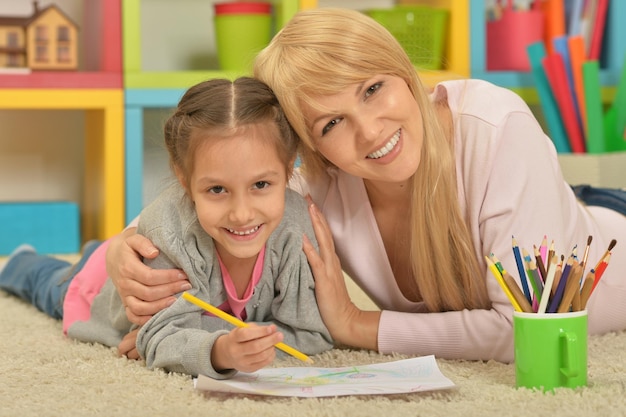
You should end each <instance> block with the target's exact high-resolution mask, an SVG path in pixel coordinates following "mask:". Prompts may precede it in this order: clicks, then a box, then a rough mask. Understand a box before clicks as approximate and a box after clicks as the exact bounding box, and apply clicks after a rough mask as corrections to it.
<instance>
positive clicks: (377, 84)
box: [365, 82, 383, 97]
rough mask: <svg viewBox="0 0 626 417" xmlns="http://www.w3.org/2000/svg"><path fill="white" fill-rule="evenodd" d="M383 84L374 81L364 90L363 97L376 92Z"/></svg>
mask: <svg viewBox="0 0 626 417" xmlns="http://www.w3.org/2000/svg"><path fill="white" fill-rule="evenodd" d="M382 85H383V83H381V82H378V83H375V84H373V85H371V86H370V87H369V88H368V89H367V90H366V91H365V97H369V96H371V95H372V94H374V93H375V92H376V90H378V89H379V88H380V87H381V86H382Z"/></svg>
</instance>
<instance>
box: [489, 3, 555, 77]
mask: <svg viewBox="0 0 626 417" xmlns="http://www.w3.org/2000/svg"><path fill="white" fill-rule="evenodd" d="M536 1H537V0H536ZM512 3H513V2H512V0H507V4H506V6H504V7H503V8H502V12H501V15H500V16H499V18H498V19H496V20H491V21H488V22H487V70H488V71H530V62H529V60H528V55H527V53H526V47H527V46H528V45H529V44H531V43H534V42H538V41H543V33H544V15H543V12H542V11H541V10H540V9H538V8H532V9H530V10H514V9H513V5H512Z"/></svg>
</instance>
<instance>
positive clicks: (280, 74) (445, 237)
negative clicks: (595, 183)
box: [108, 8, 626, 362]
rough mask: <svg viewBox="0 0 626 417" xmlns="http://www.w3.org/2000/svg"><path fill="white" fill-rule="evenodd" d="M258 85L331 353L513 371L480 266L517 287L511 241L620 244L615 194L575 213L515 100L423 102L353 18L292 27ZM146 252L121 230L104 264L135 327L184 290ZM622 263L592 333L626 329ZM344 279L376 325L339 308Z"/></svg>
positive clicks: (406, 66) (459, 94) (508, 316)
mask: <svg viewBox="0 0 626 417" xmlns="http://www.w3.org/2000/svg"><path fill="white" fill-rule="evenodd" d="M255 76H256V77H258V78H259V79H261V80H262V81H264V82H265V83H267V84H268V85H269V86H270V87H271V88H272V89H273V90H274V92H275V93H276V95H277V97H278V99H279V101H280V103H281V105H282V107H283V108H284V111H285V114H286V115H287V118H288V120H289V121H290V123H291V124H292V126H293V127H294V129H295V130H296V132H297V133H298V135H299V136H300V138H301V140H302V144H301V149H300V155H301V160H302V167H301V169H300V170H299V171H298V172H297V175H296V177H295V178H294V179H293V180H292V182H291V187H292V188H293V189H296V190H297V191H299V192H300V193H302V194H303V195H310V198H311V200H312V204H311V205H310V213H311V217H312V219H313V225H314V227H315V230H316V236H317V238H318V242H319V244H320V250H319V251H317V250H315V249H314V248H313V247H312V246H311V245H309V244H307V243H306V239H305V245H304V251H305V253H306V254H307V258H308V260H309V262H310V264H311V266H312V269H313V272H314V275H315V280H316V295H317V301H318V304H319V306H320V312H321V314H322V318H323V320H324V322H325V324H326V326H327V327H328V329H329V330H330V332H331V334H332V336H333V338H334V339H335V340H336V341H338V342H340V343H343V344H346V345H349V346H352V347H356V348H365V349H372V350H377V351H380V352H384V353H388V352H401V353H406V354H413V355H426V354H434V355H436V356H437V357H441V358H464V359H477V360H489V359H495V360H499V361H503V362H510V361H512V360H513V337H512V324H511V321H512V311H513V307H512V305H511V303H510V301H509V299H508V298H507V296H506V295H505V293H504V292H503V290H502V288H501V287H500V286H499V284H498V282H497V281H496V279H495V278H494V277H493V275H492V274H491V272H490V270H489V268H488V266H487V264H486V260H485V255H489V254H491V253H494V254H496V255H497V257H498V258H499V260H500V261H501V263H502V264H503V266H505V268H507V269H508V270H510V271H512V272H513V271H516V269H515V268H516V261H515V259H514V255H513V251H512V236H513V235H514V236H515V238H516V240H517V242H519V244H520V245H521V246H523V247H524V248H525V249H528V250H530V252H531V253H532V249H533V245H535V244H536V245H539V244H540V242H541V240H542V238H543V236H548V237H549V238H550V239H553V240H554V242H555V244H556V251H557V253H558V254H564V255H566V256H567V255H569V251H571V249H572V248H573V247H574V245H576V244H578V245H579V246H580V247H582V246H583V245H584V244H585V242H586V241H587V238H588V236H590V235H591V236H593V240H592V242H591V245H590V247H589V251H588V259H589V260H590V261H589V262H590V264H592V263H594V262H595V261H596V260H598V259H599V258H600V257H601V256H602V253H603V252H604V251H605V250H606V249H607V247H608V245H609V242H610V241H611V240H612V239H617V240H618V241H619V240H621V238H623V237H626V217H625V216H624V215H623V214H622V213H623V212H620V211H618V210H623V208H624V205H625V204H624V202H625V201H626V197H625V196H624V193H620V192H618V191H607V192H609V193H610V195H611V198H610V199H601V200H600V201H595V202H594V204H595V205H594V206H591V205H588V206H585V205H584V204H583V203H581V202H579V200H578V199H577V198H576V195H575V193H574V192H573V190H572V188H571V187H570V186H569V185H568V184H567V183H566V182H565V181H564V179H563V176H562V173H561V170H560V168H559V164H558V160H557V157H556V152H555V148H554V146H553V144H552V142H551V141H550V139H549V138H548V137H547V136H546V135H545V134H544V132H543V131H542V129H541V126H540V125H539V123H538V122H537V120H536V119H535V117H534V116H533V114H532V113H531V111H530V110H529V108H528V107H527V105H526V104H525V103H524V101H523V100H522V99H521V98H519V97H518V96H517V95H515V94H514V93H512V92H510V91H509V90H506V89H503V88H499V87H497V86H494V85H492V84H490V83H487V82H484V81H479V80H462V81H449V82H443V83H441V84H439V85H437V86H435V87H434V88H433V89H432V90H427V89H426V88H425V87H424V86H423V85H422V84H421V82H420V80H419V78H418V75H417V73H416V71H415V68H414V67H413V65H412V64H411V62H410V60H409V58H408V57H407V55H406V54H405V52H404V51H403V50H402V48H401V47H400V45H399V44H398V43H397V42H396V41H395V39H394V38H393V37H392V36H391V35H390V34H389V33H388V32H387V31H386V30H385V29H384V28H383V27H381V26H380V25H379V24H377V23H376V22H375V21H374V20H372V19H370V18H369V17H366V16H365V15H363V14H361V13H359V12H355V11H349V10H342V9H332V8H326V9H317V10H311V11H303V12H300V13H299V14H297V15H296V16H295V17H294V18H293V19H292V20H291V21H290V22H289V23H288V24H287V25H286V26H285V27H284V28H283V29H282V31H281V32H280V33H278V34H277V35H276V36H275V38H274V39H273V40H272V42H271V43H270V45H269V46H268V47H267V48H265V49H264V50H263V51H262V52H261V53H260V54H259V56H258V58H257V60H256V64H255ZM588 191H589V190H588ZM596 191H598V192H599V191H601V190H593V189H592V190H591V195H594V192H596ZM605 191H606V190H605ZM596 194H597V193H596ZM607 200H608V202H607ZM155 251H156V248H154V246H153V245H151V244H150V242H147V241H146V240H144V239H141V238H138V237H136V236H135V235H133V231H132V229H129V230H128V231H126V232H125V233H124V234H122V235H120V236H119V237H118V238H117V239H116V240H115V242H114V243H113V244H112V245H111V249H110V250H109V255H108V263H109V265H110V269H112V270H114V271H112V275H114V276H115V277H116V278H117V279H116V283H117V286H118V290H119V291H120V294H122V297H123V298H124V299H125V300H126V302H127V305H128V307H129V309H128V310H129V313H128V314H129V316H130V317H132V318H133V319H134V320H137V321H142V320H144V319H145V317H142V316H144V315H146V316H149V315H150V314H153V313H154V312H155V311H158V309H160V308H161V307H162V305H165V304H166V303H167V302H168V300H169V295H170V294H171V293H173V292H175V289H176V288H177V287H178V286H180V285H184V280H183V279H180V278H184V277H181V276H180V274H178V273H177V272H176V271H169V272H168V273H167V274H165V273H163V274H160V275H156V274H155V273H154V271H150V270H148V269H146V268H144V267H143V266H142V265H141V263H140V262H138V260H137V259H138V257H140V256H152V255H151V252H155ZM581 252H582V251H581ZM622 253H623V251H621V248H620V246H619V244H618V245H617V246H616V247H615V249H614V251H613V257H612V260H611V266H610V267H609V268H608V269H607V271H606V273H605V275H604V277H603V278H602V280H601V281H600V284H599V285H598V287H597V288H596V290H595V291H594V294H593V296H592V298H591V299H590V301H589V304H588V305H587V308H588V311H589V329H590V333H601V332H607V331H611V330H618V329H624V328H626V304H625V303H623V302H621V301H620V300H623V299H624V298H625V297H626V280H623V279H621V278H623V277H622V276H621V275H623V273H624V272H623V271H624V270H626V254H625V255H622ZM342 271H345V272H347V273H348V275H350V276H351V277H352V278H353V279H354V280H355V281H356V283H357V284H358V285H359V286H360V287H361V288H362V289H363V290H364V291H365V292H366V293H367V294H368V295H369V296H370V297H371V298H372V299H373V301H374V302H376V304H377V305H378V306H379V307H380V311H362V310H360V309H358V308H357V307H356V306H355V305H354V304H353V303H352V302H351V301H350V299H349V296H348V293H347V290H346V287H345V283H344V279H343V276H342ZM514 274H515V275H516V276H517V274H516V273H515V272H514ZM517 278H518V279H519V278H520V277H519V276H517ZM518 284H519V285H523V284H522V282H521V281H520V282H518Z"/></svg>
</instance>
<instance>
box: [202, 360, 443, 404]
mask: <svg viewBox="0 0 626 417" xmlns="http://www.w3.org/2000/svg"><path fill="white" fill-rule="evenodd" d="M194 383H195V386H196V389H198V390H201V391H218V392H230V393H240V394H255V395H268V396H281V397H335V396H343V395H380V394H401V393H408V392H421V391H434V390H441V389H448V388H454V387H455V385H454V383H453V382H452V381H450V380H449V379H448V378H446V377H445V376H444V375H443V374H442V373H441V371H440V370H439V367H438V366H437V362H436V361H435V357H434V356H432V355H431V356H423V357H419V358H413V359H404V360H399V361H394V362H386V363H377V364H369V365H357V366H347V367H342V368H316V367H294V368H265V369H261V370H259V371H257V372H254V373H244V372H239V373H238V374H236V375H235V376H234V377H233V378H231V379H226V380H216V379H212V378H209V377H207V376H204V375H200V376H199V377H198V378H196V379H195V380H194Z"/></svg>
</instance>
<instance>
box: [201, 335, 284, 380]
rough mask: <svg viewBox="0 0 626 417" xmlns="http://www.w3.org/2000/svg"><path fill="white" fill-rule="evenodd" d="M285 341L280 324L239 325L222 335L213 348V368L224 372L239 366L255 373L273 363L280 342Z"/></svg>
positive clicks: (240, 368)
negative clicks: (278, 326) (279, 330)
mask: <svg viewBox="0 0 626 417" xmlns="http://www.w3.org/2000/svg"><path fill="white" fill-rule="evenodd" d="M282 341H283V334H282V333H280V332H278V329H277V328H276V325H274V324H272V325H269V326H258V325H256V324H253V323H250V325H249V326H247V327H241V328H235V329H233V330H231V332H230V333H228V334H226V335H223V336H220V337H219V338H218V339H217V340H216V341H215V344H214V345H213V350H212V351H211V363H212V364H213V368H214V369H216V370H218V371H221V370H225V369H237V370H238V371H241V372H254V371H258V370H259V369H261V368H263V367H265V366H267V365H269V364H270V363H272V362H273V361H274V359H275V358H276V348H275V347H274V345H275V344H276V343H279V342H282Z"/></svg>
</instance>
